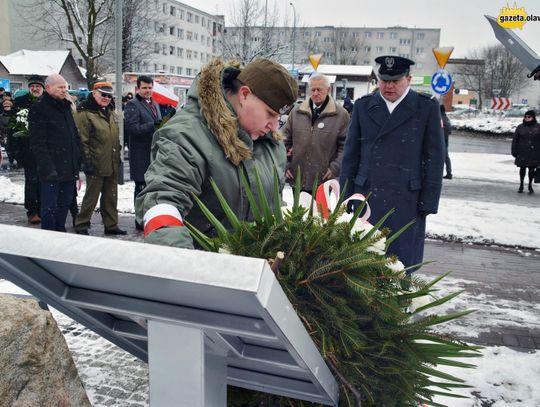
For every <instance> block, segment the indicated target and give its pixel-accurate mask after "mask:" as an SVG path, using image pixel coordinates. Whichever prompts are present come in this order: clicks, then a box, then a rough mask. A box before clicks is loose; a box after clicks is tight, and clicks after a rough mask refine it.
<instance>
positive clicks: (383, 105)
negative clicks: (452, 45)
mask: <svg viewBox="0 0 540 407" xmlns="http://www.w3.org/2000/svg"><path fill="white" fill-rule="evenodd" d="M375 62H377V63H379V64H380V67H379V71H378V76H379V91H377V92H375V93H373V94H369V95H366V96H364V97H362V98H360V99H358V100H357V101H356V103H355V104H354V110H353V116H352V119H351V125H350V128H349V134H348V136H347V141H346V143H345V151H344V154H343V163H342V169H341V177H340V183H341V186H342V188H343V187H344V186H345V184H347V191H346V196H350V195H352V194H353V193H356V192H359V193H361V194H364V195H366V194H368V193H369V192H371V193H372V195H371V198H370V200H369V202H370V206H371V210H372V215H371V218H370V222H371V223H373V224H374V223H376V222H377V221H378V220H379V219H381V218H382V217H383V216H384V215H385V214H386V213H387V212H388V211H389V210H391V209H392V208H395V210H396V212H395V213H394V214H393V215H391V216H390V217H389V218H388V219H387V220H386V221H385V223H384V224H383V226H385V227H388V228H389V229H390V230H391V231H392V232H398V231H399V230H400V229H401V228H402V227H403V226H405V225H406V224H407V223H409V222H410V221H412V220H414V221H415V222H414V223H413V225H412V226H411V227H409V228H408V229H407V231H406V232H404V233H403V234H402V235H400V236H399V238H397V239H396V240H395V241H394V242H393V243H392V244H391V245H390V247H389V248H388V251H387V254H389V255H396V256H397V257H398V258H399V260H401V262H402V263H403V264H404V265H405V267H410V266H413V265H415V264H419V263H421V262H422V260H423V255H424V238H425V226H426V216H427V215H428V214H430V213H437V209H438V205H439V197H440V194H441V186H442V173H443V166H444V159H445V147H444V137H443V131H442V127H441V116H440V112H439V103H438V102H437V101H436V100H434V99H433V98H432V97H431V96H429V95H425V94H422V93H417V92H415V91H413V90H411V89H410V82H411V76H410V74H409V72H410V66H411V65H414V62H413V61H411V60H409V59H407V58H401V57H398V56H381V57H378V58H376V59H375ZM408 271H409V272H412V271H413V270H412V269H409V270H408Z"/></svg>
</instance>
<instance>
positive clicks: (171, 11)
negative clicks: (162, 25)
mask: <svg viewBox="0 0 540 407" xmlns="http://www.w3.org/2000/svg"><path fill="white" fill-rule="evenodd" d="M169 14H170V15H171V16H175V15H176V7H174V6H171V9H170V11H169Z"/></svg>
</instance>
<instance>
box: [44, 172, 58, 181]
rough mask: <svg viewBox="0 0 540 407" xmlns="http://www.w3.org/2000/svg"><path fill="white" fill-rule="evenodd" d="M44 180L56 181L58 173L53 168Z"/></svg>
mask: <svg viewBox="0 0 540 407" xmlns="http://www.w3.org/2000/svg"><path fill="white" fill-rule="evenodd" d="M45 180H46V181H49V182H56V181H58V173H57V172H56V170H53V172H51V173H50V174H49V175H47V178H45Z"/></svg>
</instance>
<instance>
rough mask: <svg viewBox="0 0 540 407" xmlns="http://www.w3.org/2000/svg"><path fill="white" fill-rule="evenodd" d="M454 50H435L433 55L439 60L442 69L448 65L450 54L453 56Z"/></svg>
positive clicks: (443, 48) (442, 48)
mask: <svg viewBox="0 0 540 407" xmlns="http://www.w3.org/2000/svg"><path fill="white" fill-rule="evenodd" d="M453 50H454V47H440V48H433V55H435V59H436V60H437V63H438V64H439V67H440V68H441V69H443V68H444V67H445V66H446V63H447V62H448V59H449V58H450V54H452V51H453Z"/></svg>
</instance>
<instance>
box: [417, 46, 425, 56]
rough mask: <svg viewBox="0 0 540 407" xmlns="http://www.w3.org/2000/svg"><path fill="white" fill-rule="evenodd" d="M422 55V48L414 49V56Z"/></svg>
mask: <svg viewBox="0 0 540 407" xmlns="http://www.w3.org/2000/svg"><path fill="white" fill-rule="evenodd" d="M423 53H424V48H421V47H420V48H416V54H417V55H418V54H423Z"/></svg>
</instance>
